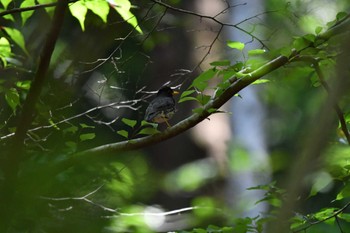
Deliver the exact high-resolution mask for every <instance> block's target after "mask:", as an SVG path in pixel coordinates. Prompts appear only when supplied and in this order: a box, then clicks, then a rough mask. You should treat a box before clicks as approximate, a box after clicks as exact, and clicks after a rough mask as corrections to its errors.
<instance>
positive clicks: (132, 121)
mask: <svg viewBox="0 0 350 233" xmlns="http://www.w3.org/2000/svg"><path fill="white" fill-rule="evenodd" d="M122 122H123V123H124V124H126V125H127V126H130V127H131V128H134V126H135V125H136V124H137V121H135V120H130V119H127V118H123V119H122Z"/></svg>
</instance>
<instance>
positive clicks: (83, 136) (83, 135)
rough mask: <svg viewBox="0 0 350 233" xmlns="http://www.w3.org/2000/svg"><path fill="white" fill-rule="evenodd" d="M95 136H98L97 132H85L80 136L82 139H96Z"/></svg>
mask: <svg viewBox="0 0 350 233" xmlns="http://www.w3.org/2000/svg"><path fill="white" fill-rule="evenodd" d="M95 137H96V134H95V133H85V134H81V135H80V136H79V138H80V141H86V140H91V139H94V138H95Z"/></svg>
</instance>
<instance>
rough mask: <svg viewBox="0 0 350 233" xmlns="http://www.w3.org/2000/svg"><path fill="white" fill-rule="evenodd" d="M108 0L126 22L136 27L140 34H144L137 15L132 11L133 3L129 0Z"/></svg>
mask: <svg viewBox="0 0 350 233" xmlns="http://www.w3.org/2000/svg"><path fill="white" fill-rule="evenodd" d="M108 2H109V3H110V4H111V5H112V7H113V8H114V9H115V10H116V11H117V12H118V14H120V16H121V17H122V18H123V19H124V20H125V21H126V22H128V23H129V24H130V25H131V26H132V27H134V28H135V29H136V30H137V31H138V32H139V33H140V34H143V32H142V30H141V28H140V26H139V25H138V22H137V19H136V17H135V16H134V14H133V13H131V11H130V8H131V3H130V1H129V0H108Z"/></svg>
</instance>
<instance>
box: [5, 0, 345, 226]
mask: <svg viewBox="0 0 350 233" xmlns="http://www.w3.org/2000/svg"><path fill="white" fill-rule="evenodd" d="M1 4H2V11H1V12H0V15H1V16H2V19H1V24H2V32H1V37H0V44H1V46H0V57H1V62H2V64H1V65H2V70H1V71H0V72H1V73H0V74H1V76H0V77H1V79H0V93H1V95H2V98H1V102H2V106H3V107H2V109H1V111H0V116H1V132H0V137H1V140H0V143H1V151H2V153H1V155H0V157H1V180H0V181H1V184H0V187H1V199H0V201H1V208H0V211H1V218H0V219H1V220H0V227H1V232H28V231H29V232H130V231H131V232H154V231H163V232H164V231H174V230H182V229H187V230H188V231H190V232H251V231H253V232H261V231H263V230H266V231H269V232H270V231H271V232H286V231H288V230H291V231H294V232H298V231H303V230H305V229H308V230H309V231H315V232H320V231H321V230H327V231H328V232H329V231H331V230H338V231H339V230H340V231H341V232H345V231H346V230H347V229H348V228H349V226H348V225H347V224H346V222H347V221H349V217H348V215H347V213H346V211H347V207H348V205H349V204H348V203H347V201H346V198H348V196H349V195H348V193H349V191H348V190H349V187H348V162H347V161H348V156H349V152H348V150H349V149H348V144H349V142H350V136H349V132H348V125H347V124H348V119H347V118H348V116H347V115H348V114H347V112H348V108H349V105H348V101H347V100H348V92H347V90H348V87H349V83H348V76H349V67H348V65H347V61H348V59H349V53H348V51H350V50H349V48H348V43H347V41H348V34H349V14H348V13H344V12H342V11H345V10H346V9H347V8H348V7H349V6H348V3H347V2H346V1H338V2H337V3H333V4H330V5H329V6H328V8H327V9H328V11H332V12H331V14H330V15H331V16H330V17H331V18H328V21H329V22H328V23H327V22H321V21H319V18H320V16H319V15H314V14H313V12H317V11H315V10H310V8H308V7H309V5H306V4H305V3H302V2H301V1H295V2H293V3H285V2H281V1H272V0H270V1H266V4H265V7H266V10H265V11H264V12H261V13H258V14H256V15H249V16H248V15H247V16H246V17H245V18H244V19H243V20H240V21H238V22H229V21H227V20H226V18H225V16H226V15H227V14H228V13H229V12H231V11H233V10H237V9H242V10H244V9H245V7H246V5H247V4H249V3H248V2H241V3H230V2H228V1H223V2H222V1H218V2H215V3H212V4H213V5H212V6H215V7H217V8H218V10H217V11H216V12H214V13H213V14H206V13H203V12H204V11H203V8H201V7H202V6H203V5H202V2H201V1H193V2H192V1H191V2H190V3H188V2H181V1H169V2H162V1H157V0H150V1H142V2H133V4H135V5H132V4H131V3H130V2H129V1H127V0H123V1H108V2H106V1H103V0H91V1H88V0H79V1H65V0H60V1H58V2H47V1H38V2H35V1H30V0H28V1H27V0H26V1H20V2H13V1H5V0H2V1H1ZM310 4H311V3H310ZM311 5H312V4H311ZM213 9H214V7H213ZM262 16H264V17H265V18H264V20H263V21H262V20H261V17H262ZM321 16H323V15H321ZM266 22H267V23H266ZM225 29H227V30H233V31H240V32H243V33H244V34H245V35H247V36H248V40H247V41H237V40H234V39H232V38H227V36H226V35H225V33H224V31H225ZM258 31H260V32H261V31H265V35H263V34H262V33H258ZM202 35H205V39H207V41H204V40H199V39H197V40H195V39H194V38H195V37H196V36H197V37H198V38H200V37H202ZM210 38H211V39H210ZM250 41H255V42H257V45H256V47H254V48H249V49H248V48H247V45H249V43H250ZM227 50H228V51H229V52H228V53H231V54H232V53H242V54H243V58H242V59H238V58H237V61H236V60H234V61H230V60H229V59H231V58H232V56H231V55H224V54H225V53H224V52H222V51H227ZM218 54H219V55H218ZM275 75H276V77H274V76H275ZM262 83H264V87H263V91H261V92H260V96H261V97H260V98H261V99H262V101H264V102H265V103H266V104H267V105H268V108H267V112H268V113H267V114H268V115H269V116H270V117H269V120H267V121H266V122H265V124H266V129H267V132H266V133H267V135H269V137H268V143H269V144H268V151H269V154H270V158H271V164H270V166H271V168H272V169H273V170H272V171H273V174H272V175H273V177H272V180H273V181H272V182H271V183H270V184H261V185H259V186H256V187H252V188H251V189H252V190H257V189H258V190H263V191H264V193H265V197H264V198H263V199H262V200H256V201H257V202H267V203H268V204H269V205H270V208H269V211H268V213H256V215H255V216H248V217H246V216H244V215H241V212H240V211H239V210H238V209H234V208H232V206H229V205H227V203H226V202H227V199H228V198H229V197H227V196H226V197H225V198H223V196H222V193H220V191H221V190H222V189H223V187H226V188H227V187H228V186H227V182H226V181H227V180H228V179H229V178H230V177H229V176H230V174H231V172H230V171H231V170H232V169H235V168H237V167H244V165H246V164H247V163H249V160H245V159H247V158H248V156H247V152H246V151H243V150H242V151H239V150H238V151H236V152H235V154H232V155H233V156H228V159H227V160H226V162H225V163H224V166H222V164H221V165H220V162H218V161H217V160H216V161H215V160H214V161H215V162H213V160H208V159H205V158H206V153H207V151H205V150H204V147H203V146H201V145H200V144H198V143H196V140H195V139H194V138H193V137H192V136H191V133H188V130H189V129H191V128H192V127H195V126H196V127H200V125H201V124H199V123H200V122H202V121H206V119H208V118H209V119H214V118H213V117H212V116H213V115H216V114H222V111H221V109H222V108H221V107H222V106H223V105H224V104H225V103H226V102H227V101H229V100H231V99H232V98H235V96H239V94H240V93H241V92H240V91H241V90H242V89H244V88H246V87H248V86H251V85H254V84H262ZM164 84H167V85H170V86H172V87H174V88H177V89H179V90H180V91H181V92H182V94H181V96H180V97H179V98H178V102H179V104H178V109H179V111H178V112H177V114H176V117H175V119H174V120H173V126H172V127H170V128H166V127H165V126H162V125H160V126H157V125H154V124H150V123H147V122H145V121H143V116H144V109H145V107H146V106H147V103H148V102H149V100H150V99H151V98H152V97H153V94H154V93H155V92H156V90H157V89H159V88H160V87H161V86H162V85H164ZM241 97H242V100H241V101H242V102H244V98H245V97H244V95H242V96H241ZM225 114H227V113H225ZM233 114H235V112H234V111H233ZM176 122H178V123H176ZM338 122H339V123H338ZM197 125H198V126H197ZM210 137H213V135H209V138H210ZM168 139H170V140H168ZM212 140H217V139H216V138H212ZM286 171H288V172H286ZM240 201H241V200H240V199H239V198H234V197H232V200H230V202H236V203H238V202H240ZM243 212H244V211H243ZM179 213H181V215H180V216H179V215H178V214H179ZM288 220H290V221H288ZM214 225H219V226H220V227H216V226H214ZM193 228H194V229H193ZM191 229H193V230H191Z"/></svg>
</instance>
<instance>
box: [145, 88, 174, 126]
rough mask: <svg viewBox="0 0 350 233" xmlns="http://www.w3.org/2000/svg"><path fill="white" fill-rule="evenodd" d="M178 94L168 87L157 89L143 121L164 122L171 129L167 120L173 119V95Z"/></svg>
mask: <svg viewBox="0 0 350 233" xmlns="http://www.w3.org/2000/svg"><path fill="white" fill-rule="evenodd" d="M178 93H179V92H177V91H174V90H173V89H171V87H168V86H165V87H162V88H161V89H159V91H158V93H157V95H156V97H155V98H154V99H153V100H152V101H151V102H150V103H149V105H148V107H147V109H146V113H145V120H146V121H148V122H153V123H163V122H165V123H166V124H167V126H168V127H171V126H170V124H169V122H168V120H169V119H170V118H172V117H173V115H174V113H175V111H176V107H175V100H174V98H173V95H176V94H178Z"/></svg>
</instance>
